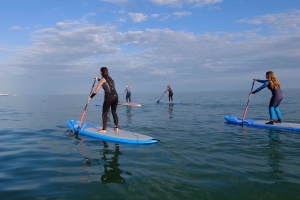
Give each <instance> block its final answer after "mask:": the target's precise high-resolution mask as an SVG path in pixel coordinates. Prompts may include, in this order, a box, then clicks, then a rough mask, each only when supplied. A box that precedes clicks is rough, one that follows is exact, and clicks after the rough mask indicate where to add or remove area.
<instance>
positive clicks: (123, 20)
mask: <svg viewBox="0 0 300 200" xmlns="http://www.w3.org/2000/svg"><path fill="white" fill-rule="evenodd" d="M117 21H119V22H126V21H127V19H126V18H122V17H119V18H117Z"/></svg>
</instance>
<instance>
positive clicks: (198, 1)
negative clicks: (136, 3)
mask: <svg viewBox="0 0 300 200" xmlns="http://www.w3.org/2000/svg"><path fill="white" fill-rule="evenodd" d="M222 1H223V0H152V2H153V3H155V4H158V5H170V6H175V7H181V6H183V5H185V4H192V5H194V6H195V7H203V6H205V5H212V4H216V3H220V2H222Z"/></svg>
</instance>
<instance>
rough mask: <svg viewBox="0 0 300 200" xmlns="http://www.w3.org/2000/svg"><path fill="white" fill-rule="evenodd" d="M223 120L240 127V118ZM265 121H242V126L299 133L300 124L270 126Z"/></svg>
mask: <svg viewBox="0 0 300 200" xmlns="http://www.w3.org/2000/svg"><path fill="white" fill-rule="evenodd" d="M224 119H225V120H226V121H227V122H229V123H232V124H237V125H241V124H242V118H239V117H233V116H225V117H224ZM267 122H268V121H267V120H255V119H249V118H245V119H244V123H243V125H244V126H252V127H256V128H265V129H275V130H289V131H299V132H300V124H296V123H287V122H282V123H274V124H273V125H272V124H266V123H267Z"/></svg>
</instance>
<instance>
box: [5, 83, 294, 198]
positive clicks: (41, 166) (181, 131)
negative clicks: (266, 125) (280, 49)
mask: <svg viewBox="0 0 300 200" xmlns="http://www.w3.org/2000/svg"><path fill="white" fill-rule="evenodd" d="M249 90H250V88H249ZM283 91H284V100H283V101H282V104H281V106H280V108H281V111H282V115H283V121H286V122H294V123H300V109H299V108H300V90H299V89H285V90H283ZM87 92H88V91H87ZM133 92H134V91H133ZM248 93H249V91H248V90H247V91H210V92H193V93H188V92H186V93H184V92H182V93H180V92H176V91H174V101H181V102H182V105H173V106H170V105H160V104H156V103H155V102H156V101H157V100H158V99H159V98H160V97H161V95H162V94H161V93H133V94H132V101H133V102H135V103H141V104H142V107H127V106H119V107H118V110H117V113H118V116H119V121H120V122H119V125H120V127H121V128H122V129H125V130H129V131H134V132H137V133H141V134H146V135H150V136H153V137H155V138H157V139H159V140H160V141H161V142H160V143H158V144H157V145H126V144H115V143H113V142H107V141H101V140H99V139H94V138H91V137H87V136H80V135H79V136H76V135H74V134H73V133H71V132H70V131H69V130H68V128H67V127H66V122H67V121H68V120H71V119H74V120H78V119H79V118H80V116H81V114H82V111H83V109H84V106H85V104H86V99H87V95H88V94H87V95H37V96H34V95H32V96H29V95H28V96H21V95H20V96H8V97H0V103H1V104H0V113H1V114H0V144H1V145H0V159H1V162H0V169H1V171H0V197H1V199H43V200H44V199H174V200H175V199H185V200H186V199H300V196H299V195H300V168H299V166H300V133H299V132H292V131H278V130H277V131H274V130H266V129H257V128H251V127H241V126H237V125H232V124H228V123H225V121H224V116H225V115H232V116H238V117H241V116H242V115H243V111H244V108H245V106H246V103H247V99H248ZM270 97H271V93H270V91H268V90H263V91H261V92H260V93H258V94H255V95H254V96H253V97H252V98H251V99H250V103H249V109H248V112H247V117H249V118H255V119H266V120H268V118H269V117H268V103H269V99H270ZM124 98H125V97H124V95H122V94H121V95H120V100H124ZM163 100H164V101H166V100H167V95H164V96H163V98H162V100H161V101H163ZM102 101H103V95H101V94H98V95H97V96H95V97H94V98H93V99H92V100H91V101H90V103H89V106H88V108H87V112H86V115H85V120H84V121H87V122H90V123H94V124H102V122H101V107H97V106H95V104H96V103H102ZM109 126H113V122H112V117H111V115H110V121H109Z"/></svg>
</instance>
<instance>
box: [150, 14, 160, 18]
mask: <svg viewBox="0 0 300 200" xmlns="http://www.w3.org/2000/svg"><path fill="white" fill-rule="evenodd" d="M159 16H160V14H151V17H152V18H158V17H159Z"/></svg>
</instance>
